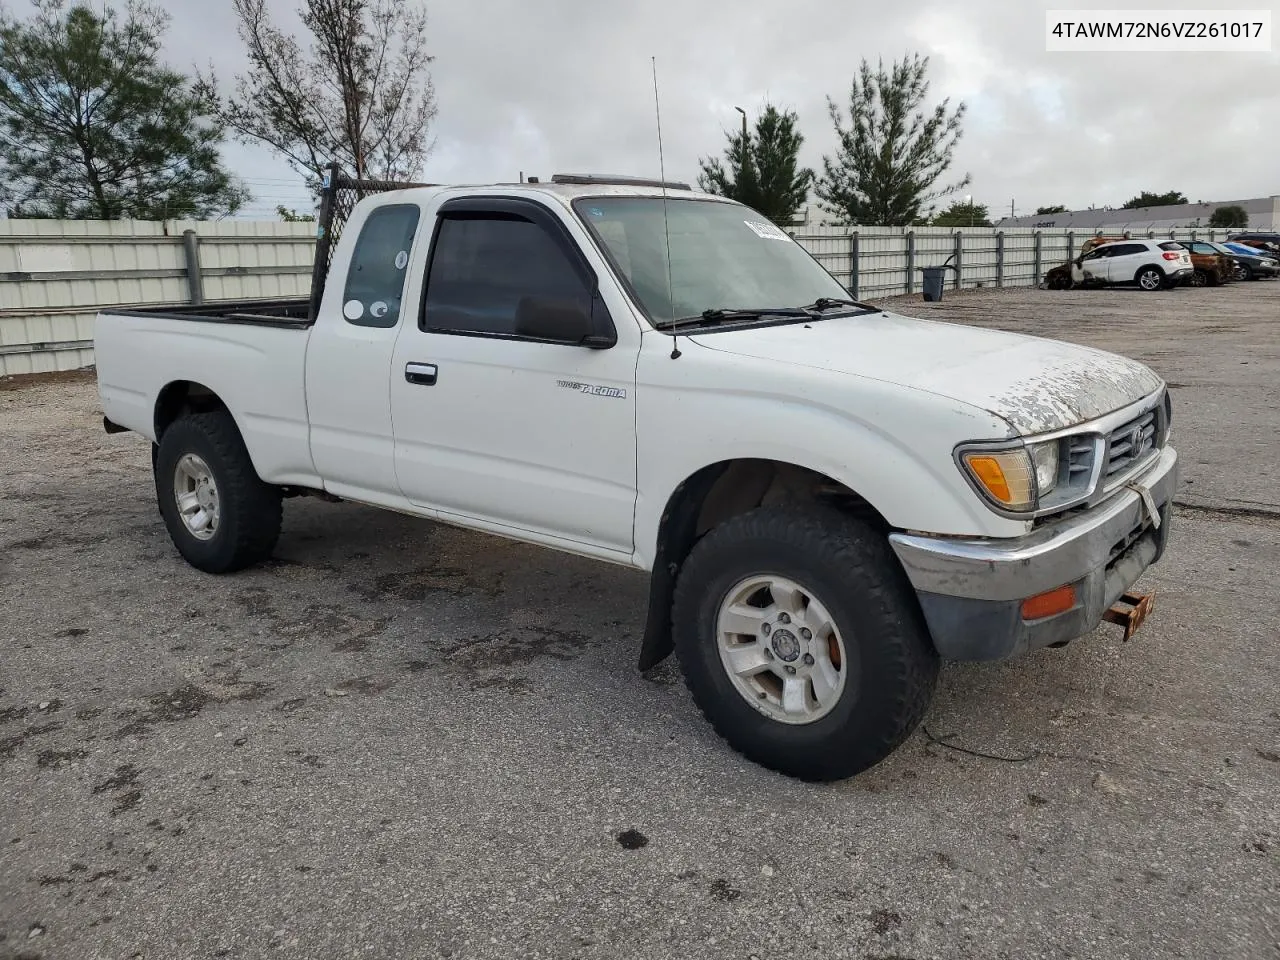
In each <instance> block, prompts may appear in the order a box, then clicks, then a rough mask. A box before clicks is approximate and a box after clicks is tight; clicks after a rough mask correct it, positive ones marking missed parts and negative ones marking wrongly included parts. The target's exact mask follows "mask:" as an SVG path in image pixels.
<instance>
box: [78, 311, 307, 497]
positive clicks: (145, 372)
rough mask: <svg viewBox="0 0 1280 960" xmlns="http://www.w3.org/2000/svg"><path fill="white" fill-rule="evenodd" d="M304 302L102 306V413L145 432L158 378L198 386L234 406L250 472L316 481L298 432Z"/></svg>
mask: <svg viewBox="0 0 1280 960" xmlns="http://www.w3.org/2000/svg"><path fill="white" fill-rule="evenodd" d="M307 307H308V301H307V300H305V299H298V300H248V301H241V302H236V303H230V302H223V303H214V304H201V305H198V306H189V307H187V306H183V307H147V308H143V309H134V310H127V309H126V310H121V309H112V308H107V309H105V310H103V311H101V312H100V313H99V314H98V316H97V319H96V320H95V322H94V359H95V361H96V364H97V370H98V393H99V398H100V400H101V402H102V412H103V415H104V416H105V417H106V418H107V419H108V420H110V421H111V422H112V423H116V424H119V425H120V426H122V427H125V428H127V429H129V430H133V431H135V432H136V433H139V434H141V435H142V436H144V437H147V438H148V439H149V440H152V441H154V440H155V439H156V426H155V418H156V411H157V409H158V408H159V407H160V398H161V395H162V393H163V391H164V390H165V389H166V388H168V387H170V386H171V385H175V384H176V385H177V389H179V390H185V389H190V388H195V389H198V390H207V391H209V392H211V393H213V394H214V395H215V396H217V397H218V398H219V399H220V400H222V402H223V403H225V404H226V406H227V408H228V409H229V410H230V411H231V412H232V414H233V416H235V418H236V423H237V424H238V425H239V427H240V431H241V434H242V435H243V437H244V442H245V446H246V447H248V449H249V454H250V456H251V457H252V459H253V464H254V467H255V469H256V470H257V471H258V475H259V476H261V477H262V478H263V479H264V480H266V481H267V482H268V483H277V484H282V485H290V484H294V485H301V486H313V485H315V483H316V478H315V470H314V466H313V465H312V462H311V452H310V446H309V442H308V435H307V405H306V369H305V364H306V354H307V344H308V341H309V338H310V333H311V327H312V324H311V323H310V322H309V321H308V320H307V315H308V312H309V311H308V309H307ZM183 321H187V322H183Z"/></svg>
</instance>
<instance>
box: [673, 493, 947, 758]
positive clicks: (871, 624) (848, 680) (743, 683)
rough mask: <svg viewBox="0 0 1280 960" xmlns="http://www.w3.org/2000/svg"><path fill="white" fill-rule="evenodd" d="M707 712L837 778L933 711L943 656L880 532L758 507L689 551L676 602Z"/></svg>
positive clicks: (689, 674) (740, 744) (723, 727)
mask: <svg viewBox="0 0 1280 960" xmlns="http://www.w3.org/2000/svg"><path fill="white" fill-rule="evenodd" d="M672 614H673V616H672V620H673V626H674V634H675V645H676V652H677V655H678V656H679V659H680V664H681V667H682V668H683V671H684V675H685V682H686V683H687V684H688V687H689V690H690V692H691V693H692V695H693V698H694V701H695V702H696V703H697V704H698V707H699V708H700V709H701V710H702V713H703V714H704V715H705V716H706V718H707V719H708V720H709V721H710V722H711V724H712V726H714V727H715V729H716V730H717V732H719V734H720V735H721V736H722V737H724V739H725V740H727V741H728V742H729V744H730V745H732V746H733V747H734V748H735V749H737V750H738V751H740V752H741V753H742V754H743V755H745V756H746V757H748V758H749V759H751V760H753V761H755V762H756V763H759V764H761V765H762V766H765V767H769V768H770V769H773V770H777V771H779V772H780V773H784V774H787V775H789V776H793V777H798V778H800V779H804V780H838V779H842V778H844V777H849V776H852V775H854V774H856V773H859V772H861V771H863V770H865V769H867V768H868V767H871V766H873V765H875V764H876V763H878V762H879V761H881V760H882V759H884V758H885V757H886V756H888V755H889V754H890V753H891V752H893V750H894V749H896V748H897V746H898V745H899V744H900V743H902V741H903V740H905V739H906V737H907V736H908V735H909V734H910V733H911V731H912V730H914V729H915V727H916V725H917V724H918V723H919V722H920V719H921V718H922V717H923V716H924V712H925V709H926V707H927V706H928V703H929V699H930V697H931V695H932V693H933V688H934V684H935V682H936V680H937V674H938V657H937V654H936V653H935V651H934V649H933V645H932V642H931V641H930V638H929V634H928V630H927V628H926V626H925V624H924V622H923V618H922V617H921V614H920V610H919V607H918V605H917V602H916V599H915V595H914V593H913V592H912V590H911V586H910V583H909V582H908V581H907V579H906V576H905V574H904V573H903V572H902V568H901V567H900V566H899V565H898V561H897V558H896V557H895V556H894V555H893V552H892V550H891V549H890V548H889V545H888V542H887V541H886V540H885V538H884V537H883V536H882V535H881V534H880V533H878V532H877V531H875V530H873V529H872V528H871V527H869V526H867V525H866V524H864V523H862V522H860V521H858V520H856V519H853V518H851V517H849V516H847V515H845V514H842V513H839V512H837V511H834V510H826V509H818V508H810V509H800V508H776V507H768V508H759V509H756V510H753V511H751V512H749V513H746V514H743V515H741V516H739V517H735V518H734V519H731V520H728V521H726V522H725V523H724V524H722V525H721V526H719V527H717V528H715V529H713V530H712V531H711V532H710V533H708V534H707V535H706V536H705V537H703V538H702V540H700V541H699V542H698V544H697V546H695V547H694V549H693V551H692V553H690V555H689V558H688V560H687V561H686V563H685V564H684V568H683V569H682V570H681V572H680V576H679V580H678V582H677V584H676V594H675V603H674V606H673V611H672Z"/></svg>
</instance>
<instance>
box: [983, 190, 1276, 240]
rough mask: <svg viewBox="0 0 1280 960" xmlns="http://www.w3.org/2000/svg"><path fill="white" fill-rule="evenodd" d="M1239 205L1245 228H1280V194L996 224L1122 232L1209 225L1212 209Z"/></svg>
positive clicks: (1012, 219)
mask: <svg viewBox="0 0 1280 960" xmlns="http://www.w3.org/2000/svg"><path fill="white" fill-rule="evenodd" d="M1229 206H1240V207H1244V209H1245V212H1246V213H1247V214H1249V226H1248V227H1246V228H1245V229H1248V230H1259V231H1264V232H1271V233H1274V232H1280V195H1276V196H1271V197H1260V198H1258V199H1256V200H1219V201H1217V202H1216V203H1179V204H1176V205H1173V206H1167V207H1135V208H1134V209H1132V210H1124V209H1120V208H1118V207H1097V208H1094V209H1091V210H1071V211H1068V212H1066V213H1049V214H1042V215H1039V216H1035V215H1033V216H1026V217H1005V218H1004V219H1002V220H999V221H997V222H996V226H997V227H1004V228H1009V227H1037V228H1041V229H1049V228H1052V229H1055V230H1080V231H1086V230H1087V231H1089V232H1090V233H1094V232H1097V231H1099V230H1101V231H1104V232H1115V233H1120V232H1123V231H1125V230H1128V231H1132V232H1139V231H1141V232H1144V233H1145V232H1146V231H1148V230H1153V231H1157V232H1159V231H1164V230H1174V229H1188V228H1190V229H1194V228H1196V227H1207V226H1208V225H1209V218H1210V217H1212V216H1213V211H1215V210H1217V209H1218V208H1219V207H1229Z"/></svg>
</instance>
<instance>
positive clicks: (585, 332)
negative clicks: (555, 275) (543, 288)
mask: <svg viewBox="0 0 1280 960" xmlns="http://www.w3.org/2000/svg"><path fill="white" fill-rule="evenodd" d="M515 332H516V335H517V336H520V337H530V338H532V339H534V340H550V341H553V342H555V343H566V344H572V345H573V346H582V347H592V348H594V349H602V348H605V347H611V346H613V344H614V343H615V341H616V338H613V337H604V336H600V335H599V334H598V333H597V332H596V328H595V324H594V323H593V322H592V318H591V314H589V313H588V312H587V311H586V310H585V309H583V303H582V301H581V300H578V299H566V298H560V297H522V298H521V299H520V303H519V305H518V306H517V307H516V329H515Z"/></svg>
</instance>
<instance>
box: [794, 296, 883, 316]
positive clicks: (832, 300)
mask: <svg viewBox="0 0 1280 960" xmlns="http://www.w3.org/2000/svg"><path fill="white" fill-rule="evenodd" d="M833 307H860V308H861V309H863V310H869V311H871V312H873V313H874V312H877V311H878V310H879V308H878V307H873V306H872V305H871V304H869V303H863V302H862V301H861V300H841V299H838V298H836V297H819V298H818V299H817V300H815V301H813V303H811V304H809V305H808V306H807V307H801V308H800V309H801V310H817V311H819V312H821V311H823V310H830V309H831V308H833Z"/></svg>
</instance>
